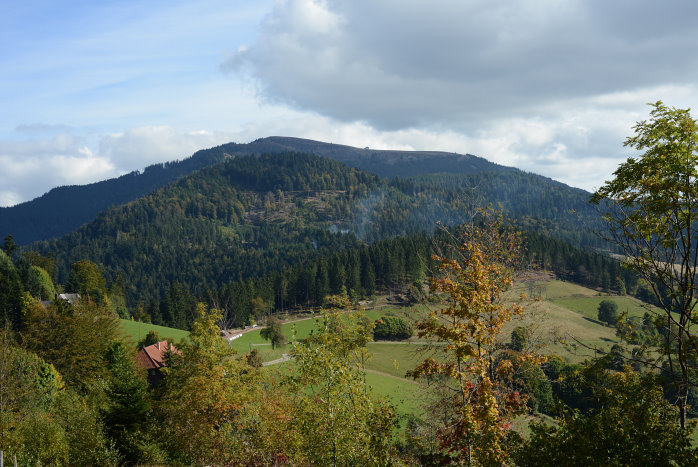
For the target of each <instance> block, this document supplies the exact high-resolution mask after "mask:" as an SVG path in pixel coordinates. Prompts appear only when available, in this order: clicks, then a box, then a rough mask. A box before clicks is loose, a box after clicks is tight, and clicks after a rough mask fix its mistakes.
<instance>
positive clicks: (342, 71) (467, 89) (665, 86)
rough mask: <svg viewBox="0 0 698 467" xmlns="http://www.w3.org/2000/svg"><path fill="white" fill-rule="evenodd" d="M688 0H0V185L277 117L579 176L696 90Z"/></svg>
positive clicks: (256, 131) (110, 166)
mask: <svg viewBox="0 0 698 467" xmlns="http://www.w3.org/2000/svg"><path fill="white" fill-rule="evenodd" d="M697 13H698V10H697V7H696V6H694V3H693V2H688V1H667V2H662V3H661V5H660V4H659V3H658V2H653V1H647V2H644V1H640V0H637V1H633V2H629V1H628V2H626V1H618V2H612V3H611V5H610V6H609V2H602V1H593V0H578V1H572V0H567V1H552V0H550V1H543V0H539V1H526V2H519V1H505V0H488V1H484V0H483V1H479V0H478V1H472V0H471V1H460V0H458V1H456V0H442V1H437V2H418V1H405V0H399V1H398V0H381V1H375V0H354V1H352V2H346V1H341V0H285V1H281V0H279V1H271V0H269V1H240V0H238V1H235V0H228V1H218V0H203V1H198V2H181V1H177V0H172V1H146V2H143V1H139V2H135V1H133V2H131V1H120V2H107V1H104V2H86V1H85V2H80V1H70V2H62V1H51V2H48V1H46V2H44V1H32V0H27V1H24V2H8V1H6V2H2V3H0V44H2V45H0V103H1V106H0V108H1V109H2V112H0V167H1V169H0V205H12V204H15V203H18V202H22V201H27V200H30V199H32V198H34V197H36V196H40V195H41V194H43V193H45V192H46V191H48V190H49V189H51V188H52V187H55V186H58V185H66V184H81V183H89V182H93V181H97V180H101V179H104V178H108V177H113V176H117V175H119V174H122V173H126V172H129V171H131V170H136V169H142V168H143V167H145V166H147V165H149V164H152V163H155V162H162V161H168V160H174V159H180V158H183V157H187V156H189V155H191V154H192V153H193V152H194V151H196V150H198V149H201V148H205V147H210V146H213V145H217V144H222V143H225V142H229V141H234V142H248V141H251V140H254V139H256V138H260V137H264V136H271V135H285V136H298V137H308V138H313V139H318V140H322V141H328V142H335V143H343V144H350V145H354V146H359V147H364V146H371V147H375V148H395V149H420V150H445V151H455V152H460V153H472V154H476V155H479V156H482V157H485V158H487V159H490V160H492V161H495V162H498V163H501V164H505V165H512V166H516V167H519V168H522V169H524V170H528V171H532V172H537V173H541V174H543V175H547V176H550V177H553V178H555V179H558V180H561V181H563V182H565V183H568V184H571V185H573V186H578V187H582V188H586V189H588V190H591V189H593V188H594V187H598V186H599V185H600V184H601V183H603V181H604V180H605V179H608V178H609V177H610V176H611V173H612V172H613V170H614V169H615V167H616V166H617V164H618V163H619V162H620V161H622V160H624V159H625V157H627V156H628V155H631V154H629V153H628V152H627V150H625V149H624V148H623V147H622V142H623V140H624V138H625V137H626V136H628V135H630V133H631V131H632V130H631V127H632V125H633V123H634V122H635V121H637V120H639V119H642V118H645V117H646V116H647V111H648V109H647V107H646V105H645V104H646V103H647V102H653V101H656V100H658V99H662V100H664V101H665V102H666V103H667V104H669V105H671V106H677V107H682V108H685V107H695V106H696V103H697V102H698V89H697V87H696V83H695V81H696V76H698V57H697V54H696V53H695V50H698V47H697V46H698V32H697V31H698V28H696V27H695V24H696V23H697V21H698V14H697Z"/></svg>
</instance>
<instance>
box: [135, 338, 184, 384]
mask: <svg viewBox="0 0 698 467" xmlns="http://www.w3.org/2000/svg"><path fill="white" fill-rule="evenodd" d="M169 352H173V353H176V354H180V352H179V350H177V349H176V348H175V346H174V345H172V344H170V343H168V342H167V341H166V340H164V341H160V342H157V343H155V344H153V345H149V346H147V347H143V348H142V349H141V350H140V352H138V355H136V363H137V364H138V365H139V366H140V367H141V368H145V369H146V370H148V383H150V385H151V386H153V387H154V386H157V384H158V383H159V382H160V381H161V380H162V378H164V377H165V375H163V373H162V371H161V369H162V368H164V367H166V366H167V362H166V355H167V354H168V353H169ZM180 355H181V354H180Z"/></svg>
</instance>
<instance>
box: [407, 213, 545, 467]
mask: <svg viewBox="0 0 698 467" xmlns="http://www.w3.org/2000/svg"><path fill="white" fill-rule="evenodd" d="M459 238H460V239H461V241H460V245H459V246H458V247H457V248H453V249H451V250H450V251H446V253H445V254H443V255H437V256H434V257H433V259H434V261H435V262H436V263H437V264H438V273H437V274H436V275H435V276H434V277H432V278H431V280H430V285H431V290H432V292H433V293H439V294H441V296H442V298H443V300H444V303H445V306H444V307H443V308H441V309H439V310H436V311H433V312H431V313H430V315H429V317H428V318H427V319H425V320H423V321H421V322H420V323H418V324H417V329H418V334H419V336H420V337H427V338H430V339H432V341H433V343H434V346H433V351H434V352H435V354H434V356H433V357H431V358H427V359H425V360H424V361H423V362H422V363H420V364H419V365H418V366H417V367H416V368H415V369H414V370H413V371H410V372H409V373H408V375H409V376H412V377H414V378H417V377H424V378H427V380H429V381H430V382H433V383H439V384H442V385H443V386H444V391H443V393H444V394H445V396H444V398H445V399H447V400H448V402H449V403H446V404H442V406H445V407H451V413H450V414H449V415H448V417H447V419H446V420H445V422H444V424H443V426H442V427H441V429H440V430H439V435H438V436H439V440H440V443H441V447H442V448H443V449H444V450H445V451H446V452H447V453H448V454H449V455H454V456H458V457H459V458H461V459H465V460H466V461H467V462H468V463H469V464H474V463H478V464H483V465H494V464H499V463H501V462H503V461H505V460H506V458H507V452H506V449H505V447H504V444H505V439H506V436H507V432H508V430H509V426H510V423H509V422H510V420H511V418H512V416H514V415H515V414H518V413H520V412H521V411H522V410H524V408H525V406H526V396H525V395H522V394H519V393H518V392H516V391H514V390H512V389H511V388H510V386H511V385H510V384H509V383H510V382H511V377H512V373H513V369H514V367H515V364H517V363H519V362H512V361H511V358H512V357H510V355H511V354H507V353H505V352H504V347H503V345H502V344H501V343H500V342H499V340H498V337H499V336H500V334H501V333H502V327H503V326H504V325H505V324H506V323H507V322H509V321H511V320H512V319H513V318H515V317H516V316H518V315H521V314H522V313H523V312H524V308H523V307H522V306H521V305H520V304H519V303H510V302H507V301H505V299H504V294H505V292H506V291H507V290H509V289H510V288H511V286H512V285H513V280H514V274H515V272H516V270H517V266H518V262H519V259H520V257H521V253H522V249H523V245H522V240H521V235H520V234H519V233H518V232H516V231H515V230H513V229H512V228H510V227H508V226H506V225H505V222H504V219H503V218H502V217H501V216H499V215H496V214H494V213H492V212H490V211H483V212H481V213H480V216H479V222H478V223H477V224H475V223H474V224H472V225H470V226H467V227H465V228H464V229H463V231H462V233H461V236H460V237H459ZM523 298H524V297H521V299H523ZM516 358H517V359H520V360H535V357H533V356H532V355H527V354H525V353H518V354H517V355H516Z"/></svg>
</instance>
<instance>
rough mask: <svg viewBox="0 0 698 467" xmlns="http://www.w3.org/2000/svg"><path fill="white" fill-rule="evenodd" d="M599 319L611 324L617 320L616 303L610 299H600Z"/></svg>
mask: <svg viewBox="0 0 698 467" xmlns="http://www.w3.org/2000/svg"><path fill="white" fill-rule="evenodd" d="M599 321H603V322H604V323H607V324H608V325H609V326H613V325H614V324H616V322H617V321H618V305H617V304H616V302H612V301H610V300H602V301H601V303H599Z"/></svg>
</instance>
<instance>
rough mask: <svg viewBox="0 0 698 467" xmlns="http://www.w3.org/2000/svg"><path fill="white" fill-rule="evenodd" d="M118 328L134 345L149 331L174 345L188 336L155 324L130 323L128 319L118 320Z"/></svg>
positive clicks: (178, 330)
mask: <svg viewBox="0 0 698 467" xmlns="http://www.w3.org/2000/svg"><path fill="white" fill-rule="evenodd" d="M119 327H120V329H121V332H122V334H123V335H124V337H125V338H126V339H127V340H130V341H131V342H133V343H134V344H136V343H137V342H139V341H140V340H142V339H143V338H144V337H145V335H146V334H148V332H149V331H151V330H152V331H156V332H157V333H158V334H159V335H160V337H161V338H162V339H167V340H168V341H169V342H174V343H175V344H176V343H177V342H179V341H180V340H182V339H184V338H186V337H187V336H188V335H189V331H183V330H181V329H175V328H168V327H166V326H158V325H156V324H150V323H142V322H140V321H132V320H130V319H122V320H120V324H119Z"/></svg>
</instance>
